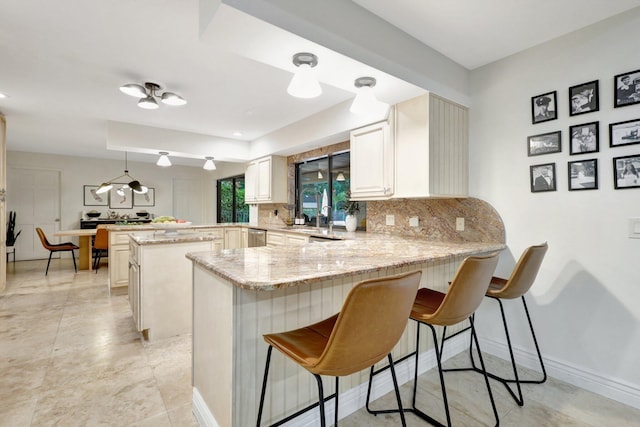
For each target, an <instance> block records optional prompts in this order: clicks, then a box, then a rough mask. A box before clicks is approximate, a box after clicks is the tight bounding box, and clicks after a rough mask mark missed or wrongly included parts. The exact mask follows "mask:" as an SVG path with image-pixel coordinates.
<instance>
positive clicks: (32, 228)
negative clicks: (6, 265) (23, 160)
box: [7, 167, 60, 260]
mask: <svg viewBox="0 0 640 427" xmlns="http://www.w3.org/2000/svg"><path fill="white" fill-rule="evenodd" d="M7 172H8V173H7V210H9V211H15V212H16V230H22V233H21V234H20V237H18V240H17V241H16V260H28V259H42V258H47V257H48V256H49V251H47V250H45V249H44V248H43V247H42V243H41V242H40V239H39V238H38V234H37V233H36V227H40V228H42V230H44V233H45V234H46V235H47V237H48V238H49V241H51V242H52V243H53V242H56V241H57V238H55V237H53V233H55V232H56V231H59V230H60V171H58V170H50V169H49V170H47V169H28V168H13V167H12V168H9V169H8V171H7Z"/></svg>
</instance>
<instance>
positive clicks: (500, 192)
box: [470, 8, 640, 407]
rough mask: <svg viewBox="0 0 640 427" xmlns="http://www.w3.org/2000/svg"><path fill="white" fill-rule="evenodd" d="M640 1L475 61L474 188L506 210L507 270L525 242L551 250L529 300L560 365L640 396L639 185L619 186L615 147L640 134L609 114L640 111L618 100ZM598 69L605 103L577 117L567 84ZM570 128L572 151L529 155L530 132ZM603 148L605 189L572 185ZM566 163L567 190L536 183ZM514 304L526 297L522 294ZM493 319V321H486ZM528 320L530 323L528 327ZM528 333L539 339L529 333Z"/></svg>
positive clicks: (632, 115) (638, 401)
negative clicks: (547, 105)
mask: <svg viewBox="0 0 640 427" xmlns="http://www.w3.org/2000/svg"><path fill="white" fill-rule="evenodd" d="M639 39H640V9H638V8H637V9H635V10H633V11H631V12H629V13H626V14H623V15H619V16H617V17H615V18H613V19H610V20H607V21H604V22H602V23H599V24H596V25H594V26H592V27H589V28H588V29H586V30H583V31H580V32H577V33H573V34H570V35H568V36H565V37H563V38H560V39H557V40H554V41H552V42H549V43H546V44H544V45H541V46H538V47H536V48H532V49H529V50H527V51H524V52H521V53H519V54H517V55H514V56H512V57H509V58H507V59H505V60H502V61H499V62H496V63H493V64H489V65H487V66H485V67H483V68H480V69H477V70H474V71H473V72H472V73H471V91H472V93H471V100H472V105H471V109H470V118H471V121H470V139H471V140H470V165H471V166H470V168H471V170H470V176H471V180H470V181H471V182H470V192H471V194H472V195H473V196H474V197H478V198H480V199H483V200H486V201H488V202H489V203H491V204H492V205H493V206H494V207H495V208H496V209H497V211H498V212H499V213H500V215H501V216H502V218H503V220H504V223H505V227H506V234H507V245H508V247H509V249H508V253H505V254H503V255H502V259H501V262H500V264H499V266H498V272H501V273H502V274H508V273H509V272H510V269H511V268H512V267H513V265H514V263H515V259H517V258H518V257H519V256H520V254H521V253H522V251H523V250H524V248H526V247H527V246H529V245H532V244H536V243H540V242H544V241H547V242H549V251H548V253H547V256H546V259H545V261H544V263H543V266H542V271H541V272H540V274H539V276H538V280H537V282H536V284H535V285H534V287H533V289H532V291H531V294H530V297H529V305H530V310H531V312H532V316H533V317H534V319H535V322H536V326H537V332H538V338H539V341H540V346H541V348H542V351H543V353H544V355H545V356H546V359H547V360H548V365H549V366H548V368H550V370H551V373H552V375H553V376H556V377H560V378H564V379H566V380H569V381H571V382H574V383H578V385H582V386H584V387H586V388H591V389H592V390H594V391H597V392H600V393H603V394H606V395H610V396H612V397H614V398H616V399H618V400H621V401H624V402H626V403H630V404H632V405H634V406H636V407H640V368H639V367H638V352H639V351H640V322H639V319H640V303H639V302H640V283H639V279H640V273H639V272H638V262H639V261H640V257H639V255H640V240H637V239H629V238H628V237H627V226H628V225H627V221H628V219H629V218H632V217H640V189H626V190H614V189H613V172H612V169H613V168H612V158H613V157H618V156H624V155H628V154H640V145H634V146H627V147H616V148H610V147H609V140H608V138H609V132H608V125H609V123H613V122H619V121H623V120H629V119H636V118H640V105H636V106H630V107H624V108H617V109H614V108H613V91H614V85H613V76H614V75H616V74H620V73H624V72H627V71H633V70H637V69H639V68H640V61H639V60H638V55H637V51H638V40H639ZM596 79H599V81H600V111H599V112H594V113H588V114H584V115H579V116H574V117H569V113H568V111H569V100H568V88H569V87H570V86H573V85H577V84H580V83H584V82H588V81H592V80H596ZM552 90H557V91H558V101H559V102H558V116H559V118H558V120H553V121H549V122H545V123H540V124H537V125H532V124H531V107H530V104H531V97H532V96H535V95H539V94H542V93H545V92H549V91H552ZM596 120H598V121H599V122H600V151H599V152H598V153H592V154H586V155H581V156H570V155H569V135H568V128H569V126H570V125H576V124H581V123H587V122H591V121H596ZM555 130H561V131H562V152H561V153H556V154H549V155H542V156H535V157H527V149H526V138H527V136H529V135H535V134H540V133H544V132H550V131H555ZM590 158H597V159H598V175H599V189H598V190H593V191H572V192H569V191H568V190H567V180H568V177H567V175H568V172H567V162H568V161H574V160H579V159H590ZM549 162H555V163H556V172H557V191H555V192H546V193H536V194H533V193H531V192H530V186H529V166H530V165H534V164H540V163H549ZM514 304H515V303H514ZM496 309H497V306H496V305H495V303H494V302H492V301H485V302H484V303H483V306H482V310H481V312H480V315H479V321H480V322H482V323H480V326H481V331H482V333H483V334H485V336H488V337H489V339H490V340H491V339H495V340H496V341H499V342H503V341H504V338H503V337H502V336H501V335H500V334H499V332H500V329H499V328H498V325H499V323H498V322H499V319H498V317H496ZM483 320H484V321H483ZM517 330H518V331H519V332H522V328H518V329H517ZM516 342H517V344H518V345H519V346H521V347H525V348H526V349H527V350H531V349H532V345H531V344H529V342H527V341H524V342H523V341H522V340H521V339H517V340H516Z"/></svg>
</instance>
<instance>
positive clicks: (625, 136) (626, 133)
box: [609, 119, 640, 147]
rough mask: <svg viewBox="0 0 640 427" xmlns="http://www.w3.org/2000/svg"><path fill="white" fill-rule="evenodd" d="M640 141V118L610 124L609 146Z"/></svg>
mask: <svg viewBox="0 0 640 427" xmlns="http://www.w3.org/2000/svg"><path fill="white" fill-rule="evenodd" d="M639 143H640V119H633V120H627V121H626V122H619V123H611V124H609V146H610V147H618V146H620V145H632V144H639Z"/></svg>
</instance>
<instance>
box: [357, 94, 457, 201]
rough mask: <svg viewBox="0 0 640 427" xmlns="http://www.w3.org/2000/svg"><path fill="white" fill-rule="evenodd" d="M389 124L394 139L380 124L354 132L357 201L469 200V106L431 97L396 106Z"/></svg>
mask: <svg viewBox="0 0 640 427" xmlns="http://www.w3.org/2000/svg"><path fill="white" fill-rule="evenodd" d="M384 124H387V126H388V127H389V129H391V131H390V134H391V135H385V134H384V132H383V131H382V130H380V131H377V132H376V131H374V129H375V128H376V127H377V128H381V126H382V125H383V124H379V123H378V124H375V125H371V126H367V127H366V128H362V129H357V130H355V131H353V132H352V134H351V193H352V198H355V199H356V200H376V199H390V198H421V197H467V196H468V182H469V156H468V152H469V146H468V140H469V133H468V126H469V124H468V110H467V108H465V107H463V106H461V105H458V104H455V103H453V102H451V101H447V100H446V99H443V98H440V97H439V96H437V95H433V94H427V95H422V96H419V97H416V98H413V99H410V100H408V101H405V102H402V103H400V104H397V105H395V106H394V108H393V109H392V112H391V115H390V120H389V122H385V123H384ZM369 128H370V129H369ZM365 129H369V132H366V133H363V132H362V131H364V130H365ZM385 136H388V139H389V140H391V141H388V140H386V139H385ZM354 137H355V138H354ZM354 140H355V144H354ZM389 147H391V148H389ZM385 148H386V149H387V151H384V150H385ZM389 149H391V151H389ZM385 156H388V157H386V158H385ZM385 162H387V163H391V165H388V164H386V163H385ZM388 171H391V172H390V173H391V178H389V175H388V173H389V172H388ZM385 172H386V173H385ZM354 184H355V185H354ZM376 185H377V186H378V188H377V190H378V191H368V192H367V191H362V190H373V189H374V187H375V186H376ZM380 190H382V191H380ZM385 190H386V191H385ZM354 194H355V195H356V196H355V197H354Z"/></svg>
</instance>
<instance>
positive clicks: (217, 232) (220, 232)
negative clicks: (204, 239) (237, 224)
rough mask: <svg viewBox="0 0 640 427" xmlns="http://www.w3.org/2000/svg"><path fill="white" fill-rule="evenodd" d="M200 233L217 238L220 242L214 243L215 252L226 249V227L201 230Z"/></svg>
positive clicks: (215, 241)
mask: <svg viewBox="0 0 640 427" xmlns="http://www.w3.org/2000/svg"><path fill="white" fill-rule="evenodd" d="M197 231H198V232H199V233H202V234H206V235H207V236H215V237H217V238H218V240H214V241H213V250H214V251H216V252H219V251H220V250H222V249H224V227H216V228H199V229H198V230H197Z"/></svg>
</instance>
